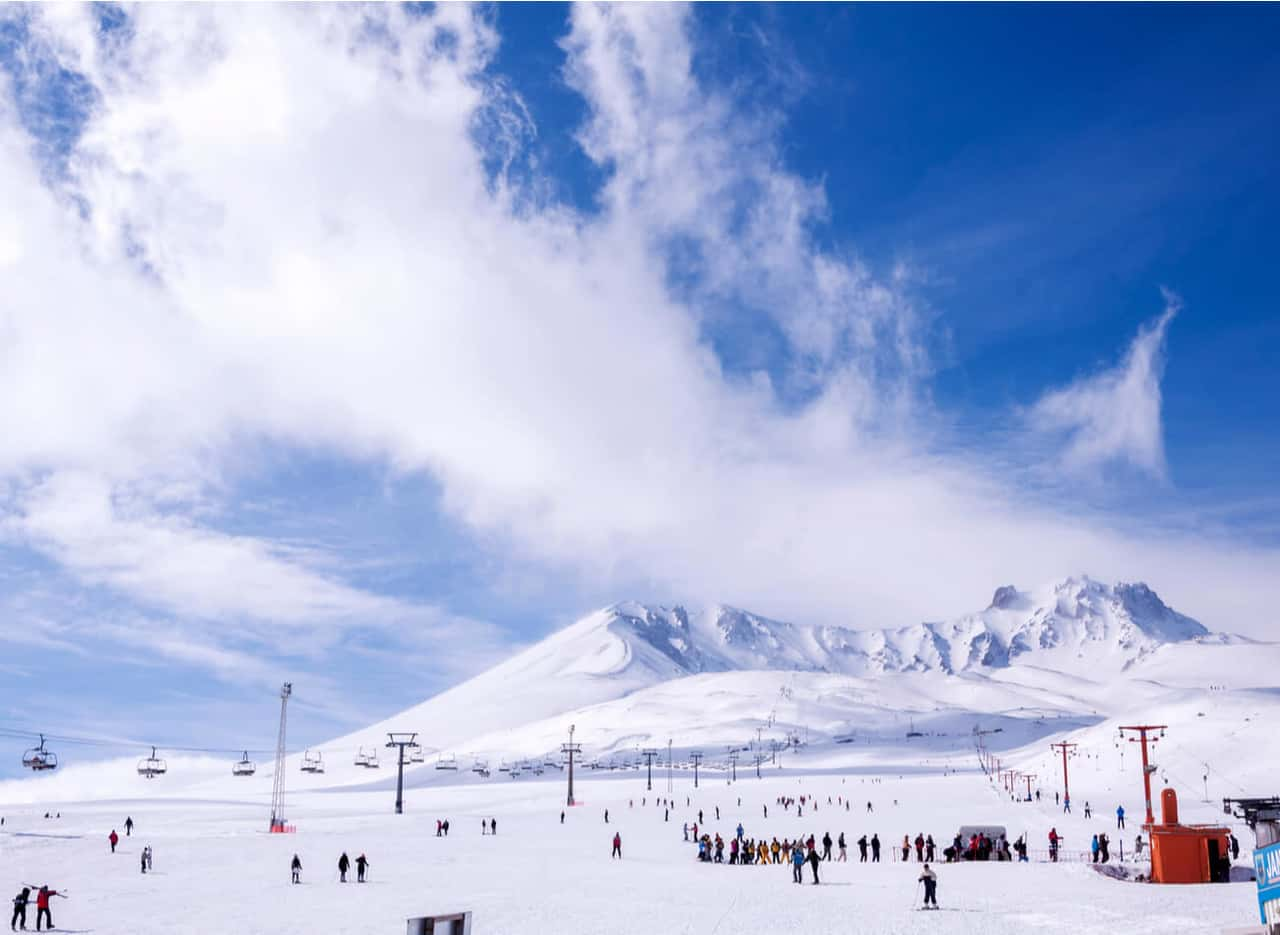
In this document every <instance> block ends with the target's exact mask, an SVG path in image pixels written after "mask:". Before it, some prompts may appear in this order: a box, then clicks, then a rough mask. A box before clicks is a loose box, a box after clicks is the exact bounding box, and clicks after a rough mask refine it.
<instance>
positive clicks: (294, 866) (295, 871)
mask: <svg viewBox="0 0 1280 935" xmlns="http://www.w3.org/2000/svg"><path fill="white" fill-rule="evenodd" d="M289 871H290V873H291V874H292V876H293V882H294V883H301V882H302V861H301V860H299V859H298V855H297V854H294V855H293V860H292V861H291V862H290V864H289Z"/></svg>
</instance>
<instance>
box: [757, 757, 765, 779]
mask: <svg viewBox="0 0 1280 935" xmlns="http://www.w3.org/2000/svg"><path fill="white" fill-rule="evenodd" d="M763 762H764V754H763V753H760V752H757V753H756V779H759V778H760V764H761V763H763Z"/></svg>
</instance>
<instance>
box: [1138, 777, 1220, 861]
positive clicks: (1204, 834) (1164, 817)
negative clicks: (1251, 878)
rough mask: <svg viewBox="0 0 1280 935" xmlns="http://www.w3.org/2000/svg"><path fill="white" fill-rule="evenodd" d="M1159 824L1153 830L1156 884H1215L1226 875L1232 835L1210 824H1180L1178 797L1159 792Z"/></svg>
mask: <svg viewBox="0 0 1280 935" xmlns="http://www.w3.org/2000/svg"><path fill="white" fill-rule="evenodd" d="M1160 818H1161V822H1160V824H1158V825H1152V826H1151V827H1150V833H1151V880H1152V882H1153V883H1216V882H1218V881H1219V880H1222V879H1223V874H1224V873H1226V872H1227V870H1226V869H1225V867H1226V859H1227V854H1228V853H1229V851H1228V850H1227V848H1228V844H1229V837H1228V835H1229V832H1228V829H1226V828H1218V827H1214V826H1211V825H1183V824H1179V823H1178V794H1177V793H1176V792H1174V791H1173V790H1172V789H1165V790H1163V791H1162V792H1161V793H1160Z"/></svg>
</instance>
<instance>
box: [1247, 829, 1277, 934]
mask: <svg viewBox="0 0 1280 935" xmlns="http://www.w3.org/2000/svg"><path fill="white" fill-rule="evenodd" d="M1253 868H1254V870H1256V871H1257V874H1258V912H1259V913H1261V915H1262V924H1263V925H1280V842H1276V843H1275V844H1268V845H1267V846H1266V847H1260V848H1258V849H1257V850H1256V851H1254V852H1253Z"/></svg>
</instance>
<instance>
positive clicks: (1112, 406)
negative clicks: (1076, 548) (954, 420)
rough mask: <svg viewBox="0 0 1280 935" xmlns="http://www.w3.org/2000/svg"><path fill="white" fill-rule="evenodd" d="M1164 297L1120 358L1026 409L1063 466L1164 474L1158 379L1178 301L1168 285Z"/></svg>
mask: <svg viewBox="0 0 1280 935" xmlns="http://www.w3.org/2000/svg"><path fill="white" fill-rule="evenodd" d="M1164 298H1165V308H1164V311H1163V312H1161V314H1160V315H1159V317H1157V318H1156V319H1155V320H1154V321H1152V322H1150V323H1148V324H1146V325H1144V326H1143V327H1142V328H1141V329H1140V330H1139V331H1138V335H1137V337H1135V338H1134V339H1133V343H1132V344H1130V345H1129V348H1128V351H1127V352H1126V353H1125V355H1124V358H1123V359H1122V360H1121V361H1120V362H1119V363H1117V364H1116V365H1115V366H1114V367H1111V368H1108V369H1105V370H1102V371H1099V372H1097V373H1093V374H1088V375H1085V376H1082V377H1080V378H1078V379H1076V380H1075V381H1074V382H1072V383H1071V384H1069V385H1068V386H1065V387H1062V388H1060V389H1055V390H1051V391H1050V392H1047V393H1045V395H1044V396H1042V397H1041V398H1040V399H1039V400H1038V401H1037V402H1036V403H1035V405H1034V406H1032V407H1031V409H1030V411H1029V412H1028V421H1029V424H1030V426H1031V428H1032V429H1033V430H1034V431H1036V432H1038V433H1041V434H1044V435H1048V436H1050V437H1051V438H1057V439H1058V440H1059V441H1060V442H1061V443H1062V446H1063V447H1062V453H1061V464H1062V465H1063V466H1064V467H1065V468H1066V469H1068V470H1070V471H1074V472H1080V471H1095V470H1097V469H1100V468H1105V467H1107V466H1109V465H1114V464H1124V465H1128V466H1130V467H1133V468H1136V469H1137V470H1139V471H1143V472H1145V473H1147V474H1150V475H1151V476H1153V477H1156V478H1158V479H1164V478H1165V477H1166V475H1167V466H1166V464H1165V457H1164V424H1163V420H1162V418H1161V400H1162V397H1161V392H1160V379H1161V377H1162V376H1163V375H1164V365H1165V337H1166V335H1167V333H1168V330H1169V325H1170V323H1171V322H1172V321H1173V319H1174V316H1176V315H1177V314H1178V311H1179V309H1180V308H1181V305H1182V303H1181V301H1180V300H1179V298H1178V297H1177V296H1176V295H1174V294H1173V293H1172V292H1169V291H1167V290H1166V291H1165V293H1164Z"/></svg>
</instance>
